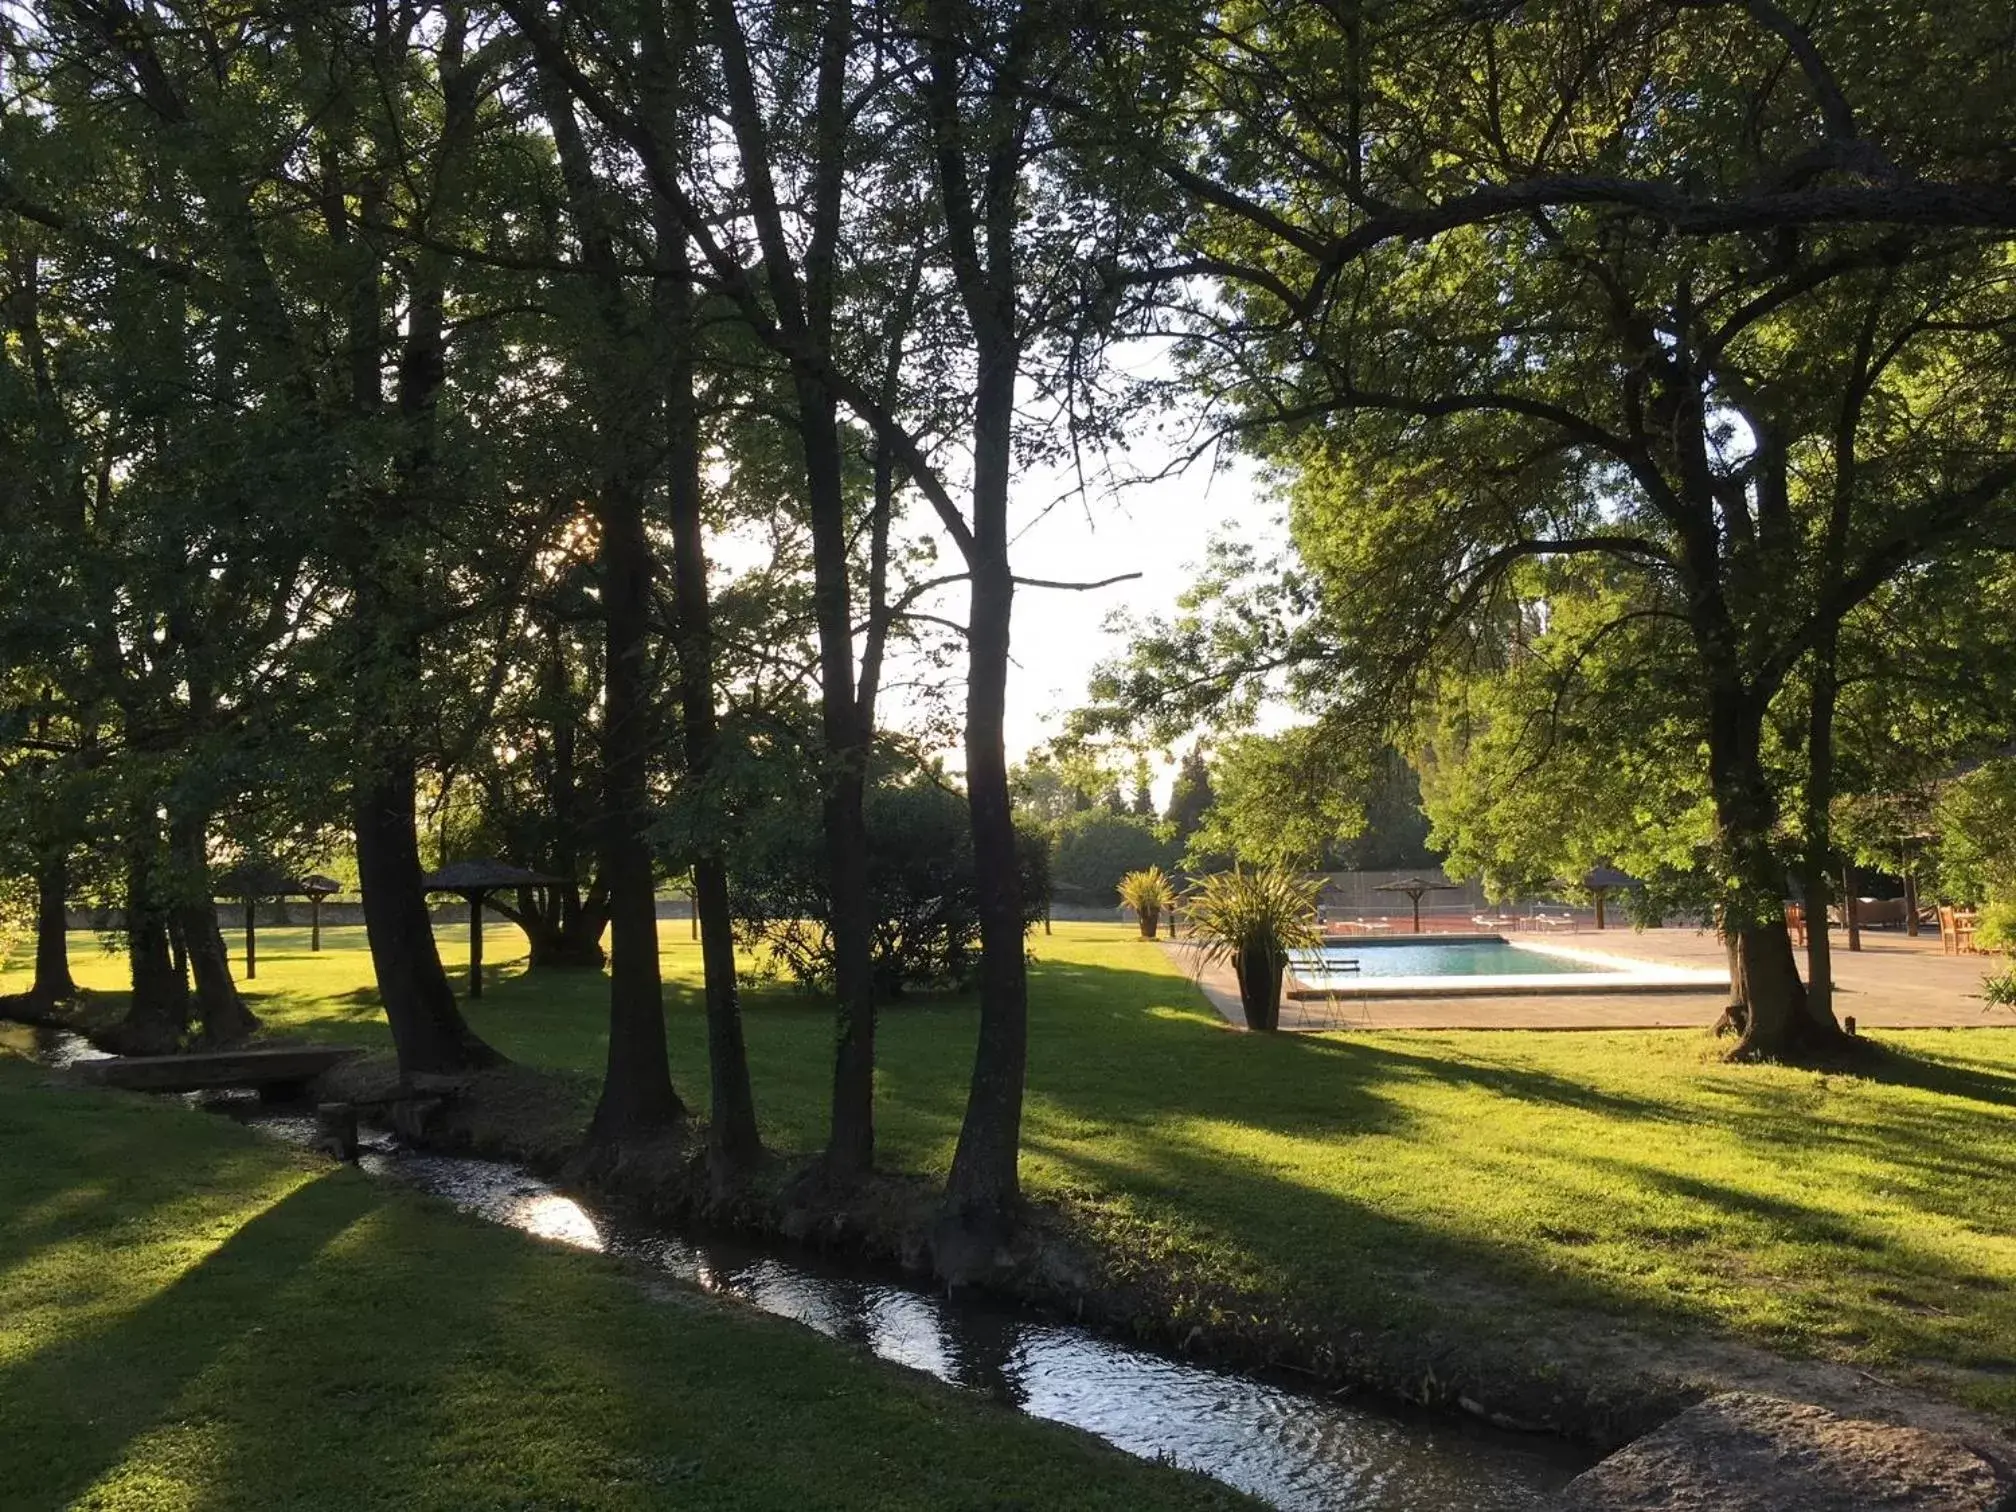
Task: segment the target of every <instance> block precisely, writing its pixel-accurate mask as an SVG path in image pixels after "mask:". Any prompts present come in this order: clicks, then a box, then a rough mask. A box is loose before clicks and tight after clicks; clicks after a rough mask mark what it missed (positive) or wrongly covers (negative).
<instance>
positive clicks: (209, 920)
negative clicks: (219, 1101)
mask: <svg viewBox="0 0 2016 1512" xmlns="http://www.w3.org/2000/svg"><path fill="white" fill-rule="evenodd" d="M175 913H176V922H177V924H178V925H179V926H180V931H181V936H182V942H183V948H184V949H185V950H186V951H187V952H188V957H189V974H190V975H191V976H192V977H193V978H195V1008H196V1019H197V1022H198V1023H199V1024H200V1025H201V1026H202V1027H201V1034H200V1038H201V1040H202V1042H203V1044H204V1045H206V1046H208V1047H212V1048H217V1047H222V1046H226V1045H236V1044H239V1043H241V1042H242V1041H244V1040H246V1039H248V1038H249V1037H250V1036H251V1035H252V1033H253V1031H254V1030H256V1029H257V1028H258V1027H259V1018H258V1015H256V1014H255V1013H253V1012H252V1010H251V1009H250V1008H247V1007H246V1006H245V1000H244V999H243V998H242V997H240V996H239V995H238V987H237V984H236V983H234V982H233V981H232V980H231V957H230V953H229V952H228V951H227V950H226V948H225V945H224V934H223V931H222V930H221V929H220V928H219V927H218V924H217V910H216V908H215V907H214V906H212V905H211V904H209V903H207V902H188V903H181V904H178V905H176V909H175Z"/></svg>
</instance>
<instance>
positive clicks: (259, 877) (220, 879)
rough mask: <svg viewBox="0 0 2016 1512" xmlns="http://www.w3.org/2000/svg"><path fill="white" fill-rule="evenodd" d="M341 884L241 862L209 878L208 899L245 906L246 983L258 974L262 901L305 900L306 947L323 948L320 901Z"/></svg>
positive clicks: (328, 879)
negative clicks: (232, 900) (307, 919)
mask: <svg viewBox="0 0 2016 1512" xmlns="http://www.w3.org/2000/svg"><path fill="white" fill-rule="evenodd" d="M342 887H343V884H342V883H341V882H338V881H336V880H335V878H333V877H323V876H317V875H312V874H311V875H309V876H306V877H290V876H289V875H288V874H287V873H286V872H283V871H281V870H280V868H279V867H277V866H268V865H266V864H264V863H263V862H258V861H240V862H239V863H238V864H237V865H235V866H227V867H225V868H224V870H223V871H221V872H218V873H217V874H216V875H214V876H213V877H211V879H210V896H211V897H213V898H237V899H239V900H241V901H242V902H243V903H244V904H245V980H246V981H248V982H250V981H254V980H256V979H257V978H258V975H259V928H258V922H257V919H256V918H255V916H254V915H255V909H256V907H257V904H258V902H259V900H260V899H261V898H306V899H307V900H308V909H309V914H310V923H309V929H308V948H309V949H310V950H320V949H321V948H322V900H323V899H324V898H326V897H328V896H329V894H331V893H333V892H340V891H341V890H342Z"/></svg>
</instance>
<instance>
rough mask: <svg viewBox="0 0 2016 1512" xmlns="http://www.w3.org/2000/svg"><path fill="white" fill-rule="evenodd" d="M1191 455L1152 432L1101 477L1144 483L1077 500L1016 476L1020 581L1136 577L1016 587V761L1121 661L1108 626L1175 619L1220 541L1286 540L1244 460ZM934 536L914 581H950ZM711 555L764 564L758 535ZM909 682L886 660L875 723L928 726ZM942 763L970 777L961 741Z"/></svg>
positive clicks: (1064, 476)
mask: <svg viewBox="0 0 2016 1512" xmlns="http://www.w3.org/2000/svg"><path fill="white" fill-rule="evenodd" d="M1187 445H1188V443H1187V438H1185V439H1182V440H1178V439H1176V438H1174V437H1165V436H1164V435H1163V434H1161V433H1159V432H1157V431H1154V430H1148V429H1144V430H1143V431H1141V432H1140V433H1139V434H1137V435H1136V436H1134V437H1133V438H1132V439H1131V440H1130V442H1129V443H1128V445H1127V446H1126V447H1125V448H1124V450H1122V451H1120V452H1117V453H1116V454H1115V455H1114V456H1113V457H1111V458H1109V459H1108V465H1107V469H1106V470H1107V471H1108V472H1110V473H1111V474H1112V475H1113V476H1114V477H1117V478H1120V479H1123V480H1127V479H1139V480H1141V481H1122V482H1118V483H1115V482H1112V481H1110V480H1109V481H1107V482H1105V483H1102V484H1097V485H1093V486H1088V487H1086V488H1084V489H1082V490H1081V489H1080V488H1079V487H1078V485H1077V481H1076V478H1075V476H1074V475H1073V474H1071V473H1069V472H1067V471H1065V470H1064V469H1061V468H1047V467H1028V468H1025V469H1024V471H1023V472H1022V473H1021V474H1019V475H1018V477H1017V478H1016V479H1015V482H1014V484H1013V485H1012V488H1011V493H1010V506H1009V508H1010V528H1011V530H1012V531H1013V532H1014V537H1013V541H1012V544H1011V548H1010V557H1011V560H1012V562H1013V565H1014V570H1015V573H1016V575H1017V576H1018V577H1034V578H1047V579H1051V580H1054V581H1060V582H1087V581H1095V580H1099V579H1104V578H1110V577H1115V576H1118V575H1120V574H1122V573H1138V574H1140V576H1139V577H1137V578H1133V579H1131V580H1129V581H1126V582H1120V583H1114V584H1111V585H1109V586H1107V587H1103V588H1098V589H1094V590H1091V591H1089V592H1064V591H1059V590H1054V589H1042V588H1033V587H1021V588H1018V589H1017V590H1016V594H1015V617H1014V622H1013V626H1012V629H1011V635H1010V653H1009V654H1010V658H1011V663H1010V667H1009V677H1008V711H1007V730H1006V737H1007V739H1006V744H1007V747H1008V757H1009V760H1010V761H1019V760H1021V759H1022V758H1024V757H1025V756H1027V755H1028V754H1029V753H1030V752H1032V751H1034V750H1037V749H1039V748H1041V747H1042V746H1044V745H1045V744H1046V743H1047V742H1048V741H1049V740H1050V739H1051V737H1052V736H1054V735H1055V734H1056V733H1057V732H1058V730H1059V728H1060V726H1061V724H1062V719H1063V716H1064V714H1065V713H1067V712H1068V711H1069V710H1071V709H1073V708H1075V707H1077V706H1079V705H1081V704H1082V703H1083V702H1084V701H1085V693H1086V685H1087V683H1088V682H1089V681H1090V678H1091V675H1092V670H1093V668H1094V667H1095V666H1097V665H1098V663H1100V662H1101V661H1103V660H1106V659H1109V658H1111V657H1114V656H1117V655H1119V654H1120V653H1121V652H1122V651H1124V650H1125V639H1124V637H1123V636H1121V635H1118V634H1115V633H1113V632H1112V631H1109V630H1108V629H1107V628H1106V622H1107V620H1108V619H1109V618H1110V617H1111V616H1112V615H1114V614H1115V613H1116V612H1118V611H1123V610H1124V611H1129V612H1131V613H1133V614H1135V615H1137V616H1144V617H1145V616H1147V615H1150V614H1168V613H1170V612H1172V611H1173V610H1174V608H1175V605H1176V600H1177V598H1178V596H1179V595H1180V594H1182V592H1183V591H1184V590H1185V589H1186V588H1187V587H1188V586H1189V585H1190V583H1191V582H1192V580H1193V578H1194V576H1195V573H1196V569H1197V567H1198V566H1199V565H1200V564H1201V563H1202V562H1203V560H1204V558H1205V555H1206V551H1207V548H1208V547H1209V545H1210V542H1211V541H1212V539H1213V538H1214V537H1216V536H1219V535H1224V534H1236V535H1237V536H1239V537H1240V538H1242V539H1244V540H1246V541H1248V542H1249V543H1254V544H1264V543H1266V542H1270V541H1279V540H1283V539H1285V534H1286V532H1285V529H1284V527H1283V526H1282V524H1281V521H1280V507H1279V506H1278V505H1277V504H1276V503H1274V502H1273V500H1272V499H1271V498H1270V497H1269V496H1268V492H1267V489H1266V487H1265V485H1264V483H1263V481H1262V480H1261V479H1260V477H1259V476H1258V474H1257V472H1256V470H1255V469H1254V468H1253V467H1252V466H1251V464H1250V463H1248V462H1246V461H1245V460H1244V459H1242V458H1238V457H1236V456H1230V455H1222V456H1221V455H1219V454H1216V453H1213V454H1206V455H1204V456H1200V457H1198V458H1196V459H1195V460H1194V461H1189V462H1188V463H1187V465H1184V466H1181V467H1180V468H1179V467H1178V466H1177V465H1176V464H1177V462H1178V459H1179V458H1181V457H1182V456H1183V454H1184V452H1185V451H1187ZM1221 464H1222V465H1221ZM1164 473H1166V474H1167V476H1163V474H1164ZM1150 479H1152V481H1148V480H1150ZM956 496H957V489H956V487H955V497H956ZM905 523H906V525H907V526H908V527H909V529H910V531H911V532H912V533H913V534H922V535H927V536H936V535H937V525H936V519H935V516H933V515H932V513H931V512H930V510H929V509H928V508H927V507H926V506H925V505H924V504H923V502H922V501H921V500H917V499H914V498H913V499H911V500H910V501H908V508H907V509H906V522H905ZM937 539H938V543H939V544H938V562H937V565H936V566H935V567H933V568H927V569H925V572H924V573H923V574H921V575H932V574H935V573H936V572H950V571H953V570H955V567H956V562H957V553H956V552H955V551H954V550H953V548H952V547H951V545H950V543H949V542H946V541H944V540H943V538H942V536H939V537H937ZM709 551H710V554H711V555H712V556H713V557H714V559H715V563H716V565H717V567H726V568H727V569H728V570H729V571H730V572H734V571H736V570H738V569H739V568H741V567H743V566H745V565H746V566H752V567H753V566H756V565H758V564H760V563H763V562H765V561H767V559H768V555H769V552H768V546H767V542H766V540H765V539H764V538H762V537H761V536H749V537H747V538H741V539H738V538H735V537H726V538H723V537H717V538H715V539H714V540H713V541H711V542H710V543H709ZM965 600H966V594H965V589H964V585H963V584H960V585H956V586H954V587H951V588H947V589H943V590H940V592H939V593H938V594H937V595H935V596H934V597H932V598H930V599H927V600H925V601H923V602H921V603H920V604H919V605H918V608H920V609H923V610H927V611H929V612H931V613H933V614H936V615H940V616H942V617H943V618H944V619H945V620H947V621H952V622H956V623H960V624H963V623H964V622H965V619H966V602H965ZM963 663H964V652H963V650H960V651H958V652H957V653H956V655H955V656H954V658H953V661H952V664H951V667H950V669H949V670H950V672H951V673H952V674H953V675H954V676H955V677H956V676H957V675H958V674H959V673H960V672H961V671H962V670H963ZM915 675H916V673H915V670H914V668H911V667H906V666H905V665H904V664H903V663H902V661H901V660H900V659H896V660H892V663H891V666H890V668H889V673H888V676H887V679H886V681H885V684H884V696H883V698H882V699H881V701H880V704H879V707H878V711H877V712H878V718H879V720H880V722H882V723H884V724H887V725H890V726H892V727H896V728H904V727H909V728H911V729H913V730H914V729H917V728H918V726H919V725H920V724H922V723H923V721H922V720H921V719H920V718H919V717H917V716H916V714H915V712H914V711H915V709H916V703H915V700H914V699H908V698H906V696H905V689H904V683H905V680H906V678H908V677H911V676H915ZM955 712H956V711H955ZM940 755H941V756H942V758H943V760H944V762H945V765H946V766H947V768H948V769H950V770H952V771H955V772H956V771H960V770H962V769H963V768H964V766H965V761H964V755H963V753H962V752H961V751H960V750H958V749H957V746H956V741H955V742H954V744H953V745H952V746H951V747H949V748H948V749H946V750H944V751H942V752H941V753H940ZM1155 766H1156V768H1157V770H1156V775H1155V782H1154V786H1155V790H1156V793H1157V795H1158V798H1160V797H1166V795H1167V790H1168V785H1169V781H1170V778H1171V775H1172V773H1173V765H1172V764H1171V763H1167V762H1160V763H1155Z"/></svg>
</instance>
